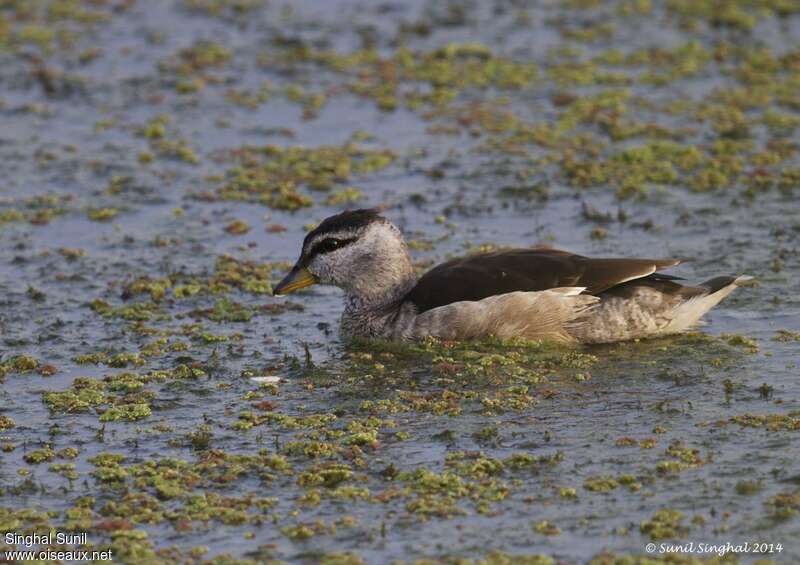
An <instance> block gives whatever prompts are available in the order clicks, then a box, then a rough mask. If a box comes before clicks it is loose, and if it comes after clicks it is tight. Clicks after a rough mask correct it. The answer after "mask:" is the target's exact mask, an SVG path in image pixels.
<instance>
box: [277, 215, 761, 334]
mask: <svg viewBox="0 0 800 565" xmlns="http://www.w3.org/2000/svg"><path fill="white" fill-rule="evenodd" d="M680 262H681V261H680V260H679V259H629V258H590V257H585V256H582V255H577V254H574V253H570V252H568V251H561V250H558V249H552V248H546V247H530V248H515V249H508V250H502V251H492V252H488V253H481V254H476V255H469V256H466V257H459V258H456V259H452V260H449V261H447V262H445V263H442V264H440V265H437V266H435V267H434V268H432V269H430V270H429V271H427V272H426V273H424V274H423V275H422V276H421V277H418V276H417V275H416V274H415V269H414V266H413V264H412V260H411V255H410V253H409V248H408V245H407V244H406V242H405V239H404V238H403V234H402V232H401V231H400V229H399V228H398V227H397V226H396V225H395V224H394V223H392V222H391V221H390V220H388V219H387V218H385V217H383V216H382V215H381V211H379V210H377V209H372V208H370V209H359V210H347V211H344V212H341V213H339V214H336V215H333V216H330V217H328V218H326V219H325V220H323V221H322V222H321V223H320V224H319V225H318V226H317V227H316V228H314V229H313V230H311V231H310V232H309V233H308V234H307V235H306V236H305V239H304V240H303V244H302V248H301V251H300V257H299V259H298V260H297V262H296V264H295V265H294V267H293V268H292V269H291V271H290V272H289V273H288V274H287V275H286V276H285V277H284V278H283V280H281V281H280V282H279V283H278V284H277V286H275V287H274V290H273V294H274V295H286V294H290V293H293V292H296V291H298V290H300V289H302V288H306V287H308V286H311V285H314V284H322V285H332V286H336V287H339V288H340V289H342V290H343V291H344V310H343V313H342V318H341V325H340V327H341V332H342V334H343V336H344V337H345V338H367V339H371V338H377V339H384V340H400V341H412V340H421V339H424V338H427V337H434V338H438V339H441V340H446V341H461V340H471V339H477V338H482V337H489V336H493V337H495V338H499V339H511V338H523V339H526V340H532V341H548V342H559V343H572V344H596V343H611V342H619V341H628V340H638V339H643V338H654V337H660V336H666V335H671V334H677V333H682V332H685V331H687V330H691V329H693V328H695V327H696V326H698V325H699V324H700V323H702V322H701V319H702V317H703V315H704V314H705V313H706V312H708V311H709V310H710V309H711V308H713V307H714V306H716V305H717V304H719V302H720V301H722V300H723V299H724V298H725V297H727V296H728V295H729V294H731V292H733V291H734V290H735V289H736V288H737V287H738V286H739V285H740V284H741V283H743V282H745V281H747V280H749V279H751V278H752V277H748V276H743V275H739V276H717V277H714V278H712V279H710V280H707V281H706V282H703V283H700V284H698V285H696V286H689V285H684V284H682V283H681V282H679V281H682V280H683V279H681V278H679V277H676V276H673V275H669V274H666V273H663V272H662V271H664V270H666V269H669V268H670V267H674V266H676V265H678V264H679V263H680Z"/></svg>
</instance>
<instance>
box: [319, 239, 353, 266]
mask: <svg viewBox="0 0 800 565" xmlns="http://www.w3.org/2000/svg"><path fill="white" fill-rule="evenodd" d="M356 239H358V238H356V237H350V238H347V239H338V238H333V237H327V238H325V239H323V240H322V241H320V242H319V243H317V244H316V245H315V246H314V247H313V248H312V249H311V251H309V252H308V254H307V255H306V263H308V262H310V261H311V260H312V259H314V257H316V256H317V255H324V254H325V253H331V252H333V251H336V250H337V249H341V248H342V247H345V246H347V245H350V244H351V243H353V242H354V241H355V240H356Z"/></svg>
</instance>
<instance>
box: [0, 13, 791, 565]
mask: <svg viewBox="0 0 800 565" xmlns="http://www.w3.org/2000/svg"><path fill="white" fill-rule="evenodd" d="M759 6H761V8H753V7H752V6H751V3H749V2H729V3H726V4H724V9H722V8H719V7H718V6H716V4H715V3H711V2H709V3H706V2H697V3H689V2H684V3H681V2H675V3H669V4H666V5H662V4H661V3H656V2H653V3H650V2H627V1H623V2H592V1H587V2H582V1H577V2H566V3H550V2H500V1H497V2H485V3H479V2H467V1H464V2H459V1H450V2H384V3H372V2H350V1H341V2H339V1H337V2H320V1H316V2H314V1H305V2H294V3H280V2H269V3H267V2H259V1H258V0H241V1H230V2H228V1H225V0H207V1H204V0H196V1H184V2H181V1H169V2H156V1H145V0H138V1H109V2H88V1H87V2H73V3H66V2H56V1H42V2H32V3H30V2H22V1H20V2H13V1H12V2H6V3H3V4H2V6H0V18H2V22H3V25H0V60H1V61H2V64H0V120H1V122H0V123H1V124H2V127H1V128H0V172H2V174H1V175H0V205H2V224H1V225H0V238H2V245H0V291H1V293H2V299H0V300H2V309H1V310H0V339H1V341H0V344H1V345H0V346H1V347H2V358H1V359H0V361H2V363H3V373H5V376H4V378H3V380H2V387H1V388H0V446H1V447H2V452H0V530H3V531H19V532H31V531H45V530H47V529H49V528H50V527H52V528H55V529H57V530H59V531H61V530H64V531H76V532H83V531H86V532H88V533H89V539H90V541H91V542H92V543H93V544H95V545H96V546H99V547H109V548H111V549H112V550H113V551H114V552H115V556H116V559H117V560H119V561H121V562H144V561H149V562H159V560H161V561H163V562H166V563H171V562H175V561H195V560H205V559H207V560H212V559H218V560H220V562H222V560H223V559H225V556H228V557H230V558H235V559H253V560H256V561H267V560H269V559H276V560H282V561H286V562H309V563H315V562H319V561H321V560H326V559H327V560H329V561H330V562H336V563H339V562H347V563H359V562H361V561H360V560H363V561H364V562H367V563H384V562H389V561H392V560H401V561H408V562H413V561H414V560H417V559H422V558H431V559H437V560H442V561H443V562H444V561H447V560H448V559H454V558H456V557H474V558H479V557H480V558H483V557H486V558H487V559H488V560H489V562H505V561H502V559H504V555H506V554H507V555H511V556H533V555H538V556H539V559H540V560H541V562H542V563H547V562H549V561H548V559H553V560H555V561H559V562H565V563H583V562H588V561H590V560H592V559H597V560H598V562H601V563H605V562H612V560H613V558H614V557H613V556H626V555H627V556H641V555H645V553H646V549H645V546H646V544H647V543H649V542H655V543H657V544H660V543H670V544H671V543H687V542H695V544H696V545H697V544H699V543H713V544H720V543H722V544H724V543H726V542H731V543H732V544H734V545H736V544H740V543H744V542H764V543H767V544H770V543H771V544H776V547H777V544H781V546H782V551H781V552H779V553H778V552H776V553H773V554H771V555H768V556H765V557H767V558H770V559H773V560H774V561H776V562H785V563H791V562H796V561H797V560H798V559H800V547H798V545H797V543H796V538H797V534H798V533H800V526H799V524H800V522H798V518H797V517H796V514H797V512H798V510H800V502H798V497H800V494H798V488H799V487H798V476H800V474H798V473H800V469H798V467H797V460H798V444H797V441H796V435H797V433H799V432H798V430H800V418H799V417H798V414H800V412H799V411H800V405H798V401H799V400H800V389H799V388H798V383H797V353H798V346H799V345H798V344H800V338H799V337H798V333H797V332H800V305H799V303H798V299H797V296H798V291H800V288H799V285H800V283H798V280H799V279H798V274H800V268H799V267H798V255H797V247H798V238H800V215H798V212H799V211H800V208H798V205H797V190H798V183H800V180H799V179H800V169H798V167H799V166H800V163H799V162H798V156H797V155H798V147H797V143H798V142H797V139H798V138H797V131H798V130H799V129H800V113H799V110H800V100H798V98H797V96H796V92H797V90H798V89H797V88H796V87H797V85H798V80H800V79H798V72H800V70H799V69H798V63H797V61H798V51H797V49H798V45H799V44H800V15H798V11H797V8H796V6H794V5H793V4H792V3H786V4H785V5H784V8H782V9H780V10H775V11H773V10H772V9H768V8H764V7H763V6H762V5H761V4H760V3H759ZM764 6H770V4H769V3H764ZM447 49H449V50H450V51H447ZM437 50H440V51H438V53H439V54H438V55H437V54H436V53H437ZM353 54H355V55H353ZM347 55H352V57H351V58H349V59H345V57H346V56H347ZM398 61H405V62H404V63H399V62H398ZM659 144H661V145H659ZM268 145H271V146H276V147H278V148H283V150H282V151H281V150H273V151H266V152H264V151H263V150H262V149H263V148H264V147H265V146H268ZM323 146H326V147H328V149H329V150H330V151H331V152H332V154H333V156H332V157H331V156H330V155H327V156H326V154H325V151H321V150H320V149H319V148H320V147H323ZM642 147H649V148H650V149H651V151H649V152H647V151H645V152H639V153H637V152H636V149H637V148H642ZM654 147H655V149H653V148H654ZM659 147H660V148H661V149H658V148H659ZM664 147H667V149H663V148H664ZM676 147H677V148H678V149H676ZM292 148H306V149H308V151H306V152H305V153H303V152H302V151H303V150H299V151H300V153H299V156H298V157H291V156H290V155H289V152H290V151H293V150H295V149H292ZM387 151H388V152H389V153H387ZM659 151H660V152H659ZM381 155H384V156H385V155H390V158H387V159H384V160H382V161H381V160H380V156H381ZM370 159H372V161H370ZM378 161H380V162H378ZM365 163H366V164H365ZM342 164H346V165H347V166H346V167H345V168H340V167H342ZM242 170H244V171H245V173H246V174H249V175H251V176H250V177H247V178H249V179H251V180H252V182H250V183H247V182H244V181H242V182H241V183H240V184H238V185H236V187H238V188H240V189H242V187H243V186H245V187H246V188H243V189H242V190H241V191H239V192H237V191H235V190H234V191H231V190H227V191H226V190H225V187H230V186H233V184H234V182H233V180H232V179H235V178H237V176H236V175H237V174H239V173H240V172H241V171H242ZM331 170H334V171H335V172H334V173H330V171H331ZM656 173H658V174H656ZM280 187H283V189H282V190H284V191H285V193H287V194H289V195H290V196H291V197H290V198H288V200H287V199H284V200H281V199H280V198H278V197H277V196H276V194H278V193H279V192H280V190H281V189H280ZM315 187H316V189H315ZM320 187H324V190H319V188H320ZM348 187H352V188H354V189H357V192H353V191H350V192H346V189H347V188H348ZM348 195H349V196H351V197H352V196H353V195H357V196H358V197H357V198H355V197H354V198H351V199H350V201H348V200H347V198H346V197H347V196H348ZM298 196H299V197H305V198H306V200H297V197H298ZM270 198H272V199H271V200H270ZM287 202H289V203H290V204H286V203H287ZM297 202H303V204H305V205H303V206H299V207H296V209H287V208H294V207H295V204H296V203H297ZM291 203H295V204H291ZM367 205H385V206H386V207H387V210H386V215H387V216H388V217H390V218H391V219H392V220H394V221H396V222H397V223H398V224H399V225H400V226H401V227H402V228H403V230H404V231H405V233H406V234H407V236H408V239H409V240H410V241H411V242H412V246H413V249H414V251H413V253H414V257H415V259H417V260H418V261H419V266H420V269H424V268H426V266H427V265H430V264H432V262H434V261H439V260H442V259H444V258H446V257H449V256H453V255H456V254H459V253H465V252H467V251H470V250H473V249H475V248H477V247H478V246H481V245H529V244H549V245H554V246H558V247H561V248H565V249H569V250H572V251H575V252H579V253H584V254H592V255H620V256H636V255H638V256H667V257H683V258H687V259H689V261H687V262H686V263H684V264H682V265H681V266H679V267H678V268H676V269H675V274H677V275H679V276H683V277H686V278H687V279H689V280H691V281H699V280H704V279H706V278H710V277H712V276H716V275H719V274H739V273H746V274H749V275H753V276H754V277H756V279H757V280H758V284H757V285H756V286H754V287H753V288H746V289H741V290H739V291H737V293H736V294H734V295H733V296H731V297H730V298H729V299H728V300H726V301H725V303H724V304H723V305H721V306H720V307H719V308H717V309H716V310H715V311H714V312H713V313H712V315H711V316H709V317H708V322H709V323H708V325H707V326H706V327H705V328H704V330H703V332H704V333H703V334H700V335H693V336H688V337H678V338H675V339H669V340H659V341H654V342H648V343H630V344H620V345H615V346H604V347H597V348H589V349H581V350H578V351H568V350H563V351H562V350H556V351H555V352H554V351H551V350H549V349H547V348H537V347H535V346H531V347H523V346H519V345H507V346H498V345H497V344H475V345H467V346H456V347H454V348H453V347H451V346H448V345H444V346H442V345H437V344H433V345H429V346H426V348H424V349H413V350H397V349H396V348H393V347H390V346H386V345H374V346H366V347H361V348H358V349H356V350H353V349H351V348H346V347H344V346H343V345H342V344H341V342H340V341H339V338H338V336H337V332H336V325H337V317H338V314H339V312H340V308H341V305H340V294H339V292H338V291H337V290H335V289H328V288H319V287H315V288H312V289H309V290H308V291H306V292H303V293H302V294H299V295H297V296H292V297H290V299H289V300H286V299H278V298H273V297H272V296H271V295H270V294H269V292H268V291H269V286H268V283H270V282H271V283H273V284H274V283H275V281H277V280H278V279H279V278H280V277H281V276H282V274H283V273H284V272H285V269H286V268H287V267H288V264H289V263H290V262H292V261H293V260H294V259H295V258H296V254H297V253H298V251H299V247H300V243H301V241H302V237H303V235H304V233H305V231H306V229H307V228H308V226H310V225H313V224H314V223H316V222H318V221H319V220H321V219H322V218H324V217H325V216H327V215H329V214H332V213H334V212H336V211H338V210H341V209H344V208H346V207H354V206H367ZM587 210H588V213H587ZM242 222H244V224H242ZM245 224H246V225H245ZM137 305H138V306H137ZM142 305H143V306H142ZM192 372H193V374H191V375H189V373H192ZM187 375H188V376H187ZM253 376H279V377H281V378H282V381H281V382H280V384H278V385H277V386H259V385H258V384H257V383H255V382H253V381H252V380H251V377H253ZM78 377H85V378H87V379H88V380H87V381H78V384H77V385H76V384H75V382H74V380H75V379H76V378H78ZM87 382H88V383H89V385H86V383H87ZM81 383H83V384H81ZM87 386H88V388H92V387H94V389H96V390H97V393H96V394H94V395H89V394H85V390H86V388H87ZM64 391H68V393H67V394H63V395H60V396H59V395H53V394H52V393H54V392H55V393H58V392H64ZM81 391H84V392H81ZM70 393H71V394H70ZM380 401H383V403H381V402H380ZM323 416H325V417H323ZM2 418H5V420H3V419H2ZM68 448H74V451H73V450H70V449H68ZM65 449H67V450H66V451H64V450H65ZM103 453H110V454H116V455H119V456H121V457H123V459H121V460H119V461H118V462H117V463H108V462H107V460H108V458H107V457H106V462H105V463H103V458H102V457H101V458H100V459H98V458H97V456H98V454H103ZM87 497H91V499H89V498H87ZM43 513H49V514H48V515H45V514H43ZM695 556H696V557H698V558H700V557H702V558H705V557H707V556H702V555H695ZM756 557H758V556H754V555H740V556H739V560H740V561H743V562H750V561H752V560H754V559H755V558H756ZM492 560H494V561H492ZM531 562H539V561H531Z"/></svg>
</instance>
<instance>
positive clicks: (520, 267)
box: [404, 249, 680, 312]
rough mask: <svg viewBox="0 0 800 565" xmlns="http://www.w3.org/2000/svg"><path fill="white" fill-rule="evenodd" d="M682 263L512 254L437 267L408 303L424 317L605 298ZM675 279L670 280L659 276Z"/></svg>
mask: <svg viewBox="0 0 800 565" xmlns="http://www.w3.org/2000/svg"><path fill="white" fill-rule="evenodd" d="M679 262H680V261H679V260H676V259H591V258H589V257H583V256H581V255H573V254H572V253H568V252H566V251H559V250H557V249H512V250H510V251H497V252H494V253H486V254H483V255H473V256H470V257H463V258H459V259H454V260H452V261H448V262H446V263H442V264H441V265H438V266H437V267H434V268H433V269H431V270H430V271H428V272H427V273H425V275H423V276H422V278H421V279H420V280H419V282H418V283H417V285H416V286H415V287H414V288H413V289H411V291H410V292H409V293H408V294H407V295H406V297H405V298H404V301H406V302H411V303H413V304H414V305H415V306H416V308H417V311H418V312H424V311H426V310H430V309H431V308H436V307H438V306H444V305H446V304H451V303H453V302H459V301H461V300H482V299H484V298H488V297H489V296H494V295H497V294H505V293H507V292H514V291H519V290H522V291H532V290H547V289H548V288H555V287H559V286H585V287H586V292H587V293H589V294H599V293H601V292H603V291H605V290H608V289H610V288H612V287H614V286H616V285H619V284H622V283H624V282H627V281H630V280H634V279H639V278H643V277H648V276H650V275H652V274H653V273H655V272H656V271H659V270H661V269H665V268H667V267H672V266H674V265H677V264H678V263H679ZM659 277H662V278H663V279H665V280H666V279H671V278H674V277H670V276H668V275H659Z"/></svg>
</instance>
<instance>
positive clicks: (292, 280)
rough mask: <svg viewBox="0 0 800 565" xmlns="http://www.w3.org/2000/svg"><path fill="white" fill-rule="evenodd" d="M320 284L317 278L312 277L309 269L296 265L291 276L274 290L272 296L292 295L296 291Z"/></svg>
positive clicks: (284, 279)
mask: <svg viewBox="0 0 800 565" xmlns="http://www.w3.org/2000/svg"><path fill="white" fill-rule="evenodd" d="M318 282H319V281H318V280H317V277H315V276H314V275H312V274H311V272H310V271H309V270H308V269H306V268H305V267H301V266H300V265H295V266H294V268H293V269H292V270H291V271H290V272H289V274H288V275H286V276H285V277H284V278H283V280H282V281H281V282H279V283H278V286H276V287H275V288H274V289H273V291H272V294H275V295H278V294H291V293H292V292H294V291H296V290H300V289H301V288H305V287H307V286H311V285H312V284H317V283H318Z"/></svg>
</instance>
